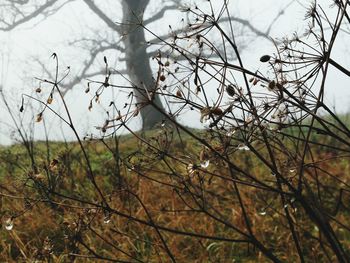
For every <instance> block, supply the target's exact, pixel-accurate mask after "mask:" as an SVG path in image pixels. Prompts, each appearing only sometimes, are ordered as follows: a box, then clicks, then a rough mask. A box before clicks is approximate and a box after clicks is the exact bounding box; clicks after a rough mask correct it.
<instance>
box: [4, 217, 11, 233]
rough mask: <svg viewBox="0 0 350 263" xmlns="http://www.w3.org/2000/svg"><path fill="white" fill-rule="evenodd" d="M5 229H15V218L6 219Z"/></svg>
mask: <svg viewBox="0 0 350 263" xmlns="http://www.w3.org/2000/svg"><path fill="white" fill-rule="evenodd" d="M5 229H6V230H8V231H10V230H12V229H13V218H12V217H10V218H8V219H6V221H5Z"/></svg>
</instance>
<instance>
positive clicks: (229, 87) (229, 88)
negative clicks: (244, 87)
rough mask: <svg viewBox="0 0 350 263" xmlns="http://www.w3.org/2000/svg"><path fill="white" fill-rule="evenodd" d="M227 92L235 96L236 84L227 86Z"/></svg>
mask: <svg viewBox="0 0 350 263" xmlns="http://www.w3.org/2000/svg"><path fill="white" fill-rule="evenodd" d="M226 92H227V94H228V95H229V96H231V97H233V96H234V95H235V93H236V92H235V86H233V85H231V84H230V85H228V86H227V87H226Z"/></svg>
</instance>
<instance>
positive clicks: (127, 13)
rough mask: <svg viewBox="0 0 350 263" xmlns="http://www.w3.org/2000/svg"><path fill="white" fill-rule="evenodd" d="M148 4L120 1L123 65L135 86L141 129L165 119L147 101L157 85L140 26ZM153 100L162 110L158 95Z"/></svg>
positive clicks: (145, 0) (139, 1)
mask: <svg viewBox="0 0 350 263" xmlns="http://www.w3.org/2000/svg"><path fill="white" fill-rule="evenodd" d="M148 3H149V0H123V2H122V6H123V33H125V37H124V45H125V61H126V68H127V71H128V76H129V78H130V80H131V82H132V83H133V84H134V85H135V86H136V88H135V89H134V95H135V96H136V101H137V105H138V107H139V109H140V114H141V118H142V128H143V129H151V128H153V127H154V126H155V125H156V124H157V123H159V122H161V120H162V119H163V118H164V116H163V114H162V113H160V112H159V111H158V110H156V109H155V108H154V107H153V106H152V105H150V104H149V102H148V101H149V99H148V95H147V93H150V92H151V93H152V91H154V89H155V85H156V83H155V79H154V78H153V74H152V70H151V67H150V59H149V56H148V54H147V51H146V48H147V46H146V40H145V32H144V29H143V28H142V27H141V26H139V24H140V21H142V19H143V12H144V10H145V8H146V6H147V5H148ZM145 89H147V92H146V90H145ZM152 102H153V103H154V104H156V105H157V106H158V107H160V108H161V109H163V106H162V103H161V101H160V97H159V95H155V96H154V97H153V100H152Z"/></svg>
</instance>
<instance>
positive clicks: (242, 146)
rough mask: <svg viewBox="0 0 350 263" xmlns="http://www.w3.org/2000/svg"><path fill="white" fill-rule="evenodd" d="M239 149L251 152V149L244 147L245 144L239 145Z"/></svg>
mask: <svg viewBox="0 0 350 263" xmlns="http://www.w3.org/2000/svg"><path fill="white" fill-rule="evenodd" d="M237 149H238V150H240V151H249V150H250V149H249V147H248V146H247V145H244V144H240V145H238V147H237Z"/></svg>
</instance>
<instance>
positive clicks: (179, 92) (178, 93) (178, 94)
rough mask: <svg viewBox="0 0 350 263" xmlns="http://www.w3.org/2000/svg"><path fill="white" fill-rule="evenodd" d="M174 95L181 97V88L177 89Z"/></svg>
mask: <svg viewBox="0 0 350 263" xmlns="http://www.w3.org/2000/svg"><path fill="white" fill-rule="evenodd" d="M176 97H179V98H182V92H181V90H179V89H178V90H177V91H176Z"/></svg>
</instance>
